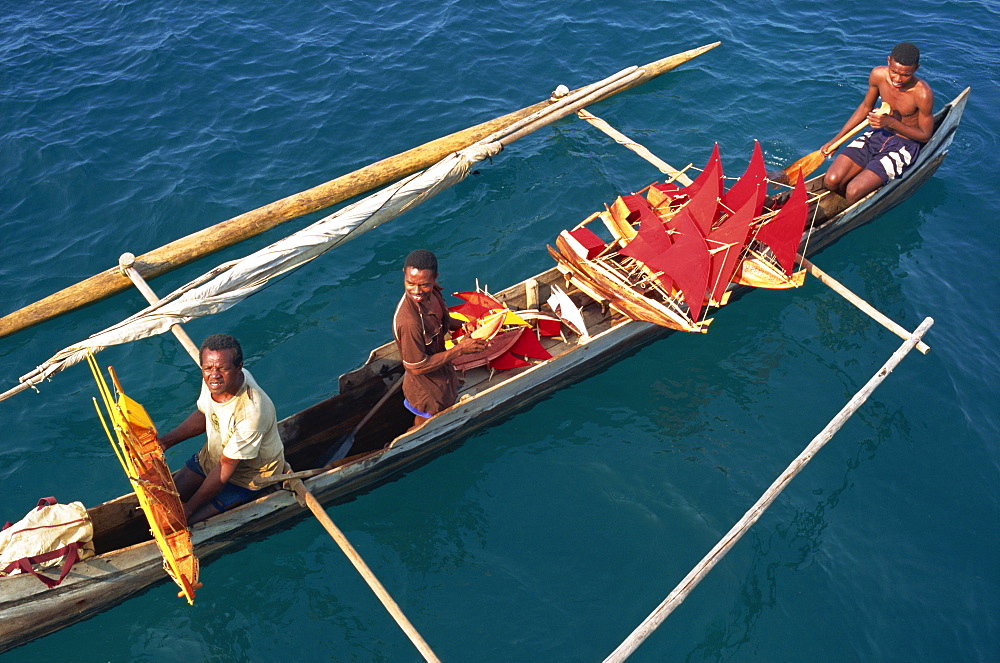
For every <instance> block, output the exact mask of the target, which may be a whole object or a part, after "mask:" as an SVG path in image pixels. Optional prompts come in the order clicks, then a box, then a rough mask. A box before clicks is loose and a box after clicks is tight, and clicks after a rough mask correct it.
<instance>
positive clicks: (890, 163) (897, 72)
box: [820, 42, 934, 204]
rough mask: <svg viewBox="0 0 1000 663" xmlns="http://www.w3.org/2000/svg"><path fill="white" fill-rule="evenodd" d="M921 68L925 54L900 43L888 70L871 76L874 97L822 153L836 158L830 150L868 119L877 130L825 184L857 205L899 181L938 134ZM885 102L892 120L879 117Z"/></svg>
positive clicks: (844, 157) (855, 143) (847, 151)
mask: <svg viewBox="0 0 1000 663" xmlns="http://www.w3.org/2000/svg"><path fill="white" fill-rule="evenodd" d="M919 67H920V51H919V49H917V47H916V46H914V45H913V44H910V43H907V42H903V43H901V44H896V46H895V47H894V48H893V49H892V53H890V54H889V59H888V66H884V67H875V68H874V69H872V71H871V74H869V75H868V92H867V93H866V94H865V98H864V100H863V101H862V102H861V104H860V105H859V106H858V108H857V110H855V111H854V114H853V115H851V117H850V118H849V119H848V120H847V123H846V124H844V127H843V128H842V129H841V130H840V131H839V132H838V133H837V135H836V136H834V137H833V139H831V140H830V142H828V143H826V144H825V145H824V146H823V147H821V148H820V150H821V151H822V153H823V154H824V155H826V156H830V154H831V152H832V150H831V149H830V146H831V145H832V144H833V143H834V142H835V141H836V140H837V139H838V138H840V137H841V136H843V135H844V134H846V133H847V132H848V131H850V130H851V129H852V128H853V127H856V126H857V125H858V123H859V122H861V120H863V119H864V117H865V115H867V116H868V123H869V124H870V125H871V129H870V130H869V131H866V132H865V133H864V134H863V135H861V136H859V137H857V138H855V139H854V140H852V141H851V142H850V143H848V145H847V147H845V148H844V151H843V152H841V153H840V154H839V155H838V156H837V158H836V159H835V160H834V162H833V165H832V166H830V169H829V170H828V171H827V172H826V176H825V177H824V179H823V184H824V185H825V186H826V188H827V189H829V190H830V191H836V192H838V193H840V194H842V195H844V196H845V197H846V198H847V202H848V203H850V204H853V203H855V202H857V201H858V200H861V199H862V198H864V197H865V196H866V195H868V194H869V193H871V192H872V191H874V190H875V189H878V188H879V187H881V186H883V185H885V184H887V183H888V182H889V180H891V179H895V178H896V177H899V176H900V175H901V174H902V173H903V171H905V170H906V169H907V168H908V167H909V166H910V165H911V164H912V163H913V161H914V160H915V159H916V158H917V154H918V153H919V152H920V147H921V146H922V145H923V144H924V143H926V142H927V141H928V140H930V137H931V134H932V133H933V132H934V117H933V116H932V115H931V110H932V107H933V105H934V93H932V92H931V88H930V86H928V85H927V83H925V82H924V81H922V80H921V79H919V78H917V77H916V76H915V75H914V74H915V73H916V71H917V69H918V68H919ZM879 97H881V98H882V101H884V102H886V103H887V104H889V107H890V108H891V109H892V110H891V112H890V113H888V114H886V115H880V114H876V113H873V112H872V110H873V109H874V108H875V100H876V99H878V98H879Z"/></svg>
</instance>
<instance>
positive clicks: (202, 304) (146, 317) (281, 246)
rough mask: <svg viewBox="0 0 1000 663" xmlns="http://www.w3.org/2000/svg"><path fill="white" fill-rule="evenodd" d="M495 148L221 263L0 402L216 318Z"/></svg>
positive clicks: (56, 359) (443, 164) (67, 352)
mask: <svg viewBox="0 0 1000 663" xmlns="http://www.w3.org/2000/svg"><path fill="white" fill-rule="evenodd" d="M501 149H503V148H502V146H501V144H500V143H499V142H489V143H477V144H475V145H472V146H470V147H467V148H465V149H464V150H461V151H459V152H455V153H453V154H451V155H450V156H448V157H446V158H445V159H442V160H441V161H439V162H438V163H436V164H434V165H433V166H431V167H430V168H428V169H426V170H423V171H421V172H419V173H416V174H414V175H411V176H410V177H407V178H405V179H403V180H400V181H399V182H396V183H395V184H393V185H391V186H389V187H386V188H385V189H382V190H381V191H378V192H377V193H374V194H372V195H370V196H367V197H366V198H363V199H361V200H359V201H358V202H356V203H353V204H351V205H348V206H347V207H345V208H343V209H340V210H338V211H336V212H334V213H333V214H330V215H329V216H327V217H324V218H323V219H320V220H319V221H317V222H316V223H314V224H312V225H310V226H308V227H306V228H303V229H302V230H300V231H298V232H297V233H294V234H292V235H289V236H288V237H285V238H283V239H280V240H278V241H277V242H275V243H274V244H271V245H270V246H267V247H265V248H263V249H261V250H259V251H257V252H256V253H252V254H250V255H249V256H247V257H245V258H242V259H240V260H233V261H230V262H226V263H223V264H221V265H219V266H218V267H216V268H215V269H213V270H212V271H210V272H208V273H207V274H203V275H202V276H199V277H198V278H197V279H195V280H193V281H191V282H190V283H187V284H185V285H183V286H181V287H180V288H178V289H177V290H175V291H174V292H172V293H170V294H169V295H167V296H166V297H164V298H163V299H161V300H160V301H159V302H157V303H156V304H153V305H151V306H149V307H147V308H145V309H143V310H142V311H139V312H138V313H136V314H135V315H133V316H132V317H130V318H127V319H126V320H123V321H121V322H119V323H117V324H115V325H112V326H111V327H108V328H107V329H105V330H103V331H100V332H98V333H96V334H94V335H93V336H91V337H89V338H87V339H86V340H84V341H81V342H79V343H76V344H74V345H71V346H69V347H67V348H64V349H62V350H60V351H59V352H57V353H56V354H55V355H54V356H53V357H52V358H51V359H49V360H48V361H46V362H45V363H43V364H42V365H40V366H39V367H38V368H36V369H35V370H34V371H32V372H31V373H28V374H27V375H25V376H23V377H21V384H20V385H19V386H18V387H15V388H14V389H11V390H9V391H7V392H4V393H3V394H0V400H4V399H5V398H8V397H9V396H11V395H13V394H15V393H17V392H19V391H23V390H24V389H27V388H28V387H31V386H33V385H34V384H36V383H38V382H41V381H42V380H45V379H46V378H48V377H50V376H52V375H54V374H56V373H58V372H59V371H61V370H63V369H64V368H67V367H68V366H72V365H73V364H76V363H78V362H80V361H83V360H84V359H85V358H86V356H87V354H88V353H89V352H98V351H100V350H103V349H104V348H106V347H108V346H112V345H118V344H121V343H128V342H130V341H135V340H138V339H140V338H146V337H149V336H154V335H156V334H161V333H163V332H165V331H167V330H168V329H169V328H170V326H171V325H174V324H181V323H185V322H188V321H190V320H192V319H194V318H199V317H202V316H206V315H212V314H213V313H219V312H220V311H224V310H226V309H228V308H230V307H231V306H233V305H234V304H236V303H237V302H239V301H241V300H243V299H245V298H247V297H249V296H250V295H252V294H254V293H255V292H257V291H259V290H261V289H263V288H264V287H265V286H267V284H268V282H269V281H271V280H272V279H274V278H276V277H278V276H281V275H283V274H286V273H288V272H290V271H292V270H294V269H297V268H298V267H301V266H302V265H304V264H305V263H307V262H309V261H310V260H312V259H313V258H316V257H317V256H320V255H322V254H323V253H325V252H327V251H329V250H330V249H332V248H334V247H336V246H339V245H340V244H343V243H344V242H346V241H348V240H349V239H352V238H354V237H356V236H358V235H360V234H362V233H364V232H367V231H369V230H371V229H372V228H375V227H377V226H379V225H381V224H383V223H385V222H386V221H389V220H390V219H393V218H395V217H397V216H399V215H400V214H402V213H403V212H405V211H406V210H408V209H410V208H411V207H415V206H416V205H419V204H420V203H422V202H424V201H425V200H427V199H428V198H430V197H432V196H434V195H436V194H437V193H439V192H440V191H443V190H444V189H447V188H448V187H450V186H452V185H454V184H457V183H458V182H460V181H462V180H463V179H465V177H466V176H467V175H468V174H469V170H470V168H471V167H472V165H473V164H475V163H477V162H479V161H482V160H483V159H486V158H488V157H491V156H493V155H495V154H497V153H499V152H500V150H501Z"/></svg>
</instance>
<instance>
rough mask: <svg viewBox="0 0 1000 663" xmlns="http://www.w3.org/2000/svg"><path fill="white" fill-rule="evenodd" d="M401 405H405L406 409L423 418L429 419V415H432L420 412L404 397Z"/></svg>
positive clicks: (431, 415)
mask: <svg viewBox="0 0 1000 663" xmlns="http://www.w3.org/2000/svg"><path fill="white" fill-rule="evenodd" d="M403 407H405V408H406V409H407V410H409V411H410V412H412V413H413V414H415V415H417V416H418V417H423V418H424V419H430V418H431V417H433V416H434V415H433V414H427V413H426V412H421V411H420V410H418V409H417V408H415V407H413V404H412V403H410V401H408V400H406V399H405V398H404V399H403Z"/></svg>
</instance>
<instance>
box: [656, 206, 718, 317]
mask: <svg viewBox="0 0 1000 663" xmlns="http://www.w3.org/2000/svg"><path fill="white" fill-rule="evenodd" d="M678 216H680V217H681V219H680V222H679V223H678V227H677V229H678V231H679V232H678V233H677V234H675V235H674V243H673V244H671V245H670V249H669V250H668V251H667V253H666V255H664V256H663V259H664V261H665V263H666V265H665V268H664V269H663V272H664V273H665V274H667V275H669V276H670V278H671V279H673V281H674V283H675V284H677V287H678V288H679V289H680V290H681V292H682V294H683V295H684V301H685V302H686V303H687V305H688V311H689V312H690V314H691V320H693V321H698V320H699V319H700V318H701V309H702V306H703V304H704V303H705V291H706V290H707V289H708V274H709V266H710V263H711V256H710V255H709V253H708V244H706V243H705V238H704V236H703V235H702V234H701V231H700V230H699V228H698V225H697V224H696V223H695V221H694V219H692V218H691V216H690V214H688V213H687V210H686V209H682V210H681V211H680V212H679V213H678Z"/></svg>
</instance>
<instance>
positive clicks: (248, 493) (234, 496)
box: [184, 454, 261, 511]
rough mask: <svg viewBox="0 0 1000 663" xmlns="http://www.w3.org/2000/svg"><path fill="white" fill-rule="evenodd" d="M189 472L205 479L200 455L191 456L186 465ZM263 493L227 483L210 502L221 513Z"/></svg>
mask: <svg viewBox="0 0 1000 663" xmlns="http://www.w3.org/2000/svg"><path fill="white" fill-rule="evenodd" d="M184 465H185V466H186V467H187V468H188V469H189V470H191V471H192V472H194V473H195V474H197V475H198V476H200V477H201V478H202V479H204V478H205V470H203V469H201V463H200V462H198V454H195V455H193V456H191V457H190V458H189V459H188V462H186V463H185V464H184ZM260 494H261V492H260V491H259V490H250V489H249V488H244V487H243V486H237V485H236V484H234V483H227V484H226V485H225V486H223V487H222V490H220V491H219V492H218V493H216V495H215V497H213V498H212V499H211V500H209V501H210V502H211V503H212V506H214V507H215V508H216V509H218V510H219V511H228V510H230V509H232V508H233V507H235V506H239V505H240V504H243V503H244V502H249V501H250V500H252V499H255V498H256V497H257V496H258V495H260Z"/></svg>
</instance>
